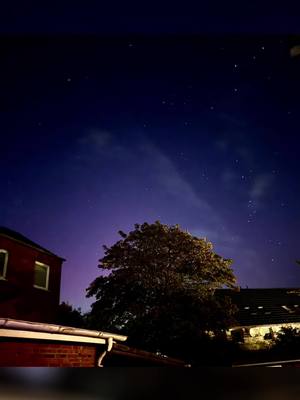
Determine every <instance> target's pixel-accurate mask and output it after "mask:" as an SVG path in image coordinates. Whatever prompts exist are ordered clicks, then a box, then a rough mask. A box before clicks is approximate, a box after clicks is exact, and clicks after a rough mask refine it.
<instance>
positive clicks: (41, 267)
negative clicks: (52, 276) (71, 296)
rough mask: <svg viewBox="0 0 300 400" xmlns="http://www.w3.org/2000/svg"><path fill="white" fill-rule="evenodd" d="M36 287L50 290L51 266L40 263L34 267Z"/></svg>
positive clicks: (37, 262)
mask: <svg viewBox="0 0 300 400" xmlns="http://www.w3.org/2000/svg"><path fill="white" fill-rule="evenodd" d="M33 286H34V287H36V288H39V289H45V290H48V286H49V266H48V265H46V264H43V263H41V262H39V261H36V262H35V266H34V284H33Z"/></svg>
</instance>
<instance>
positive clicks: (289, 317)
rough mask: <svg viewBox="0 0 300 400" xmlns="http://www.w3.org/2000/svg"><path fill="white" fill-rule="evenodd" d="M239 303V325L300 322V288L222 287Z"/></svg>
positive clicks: (233, 300)
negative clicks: (233, 288)
mask: <svg viewBox="0 0 300 400" xmlns="http://www.w3.org/2000/svg"><path fill="white" fill-rule="evenodd" d="M217 295H221V296H228V297H230V298H231V300H232V302H233V303H234V304H236V305H237V307H238V309H239V311H238V314H237V316H236V319H237V321H238V323H239V325H243V326H251V325H267V324H279V323H292V322H300V288H274V289H273V288H268V289H240V291H233V290H230V289H220V290H218V291H217Z"/></svg>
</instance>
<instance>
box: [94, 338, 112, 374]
mask: <svg viewBox="0 0 300 400" xmlns="http://www.w3.org/2000/svg"><path fill="white" fill-rule="evenodd" d="M113 343H114V342H113V338H112V337H109V338H107V340H106V346H107V347H106V350H104V351H103V352H102V353H101V354H100V356H99V358H98V362H97V366H98V367H100V368H101V367H103V363H102V362H103V359H104V357H105V356H106V353H107V352H108V351H111V349H112V348H113Z"/></svg>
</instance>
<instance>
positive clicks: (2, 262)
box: [0, 249, 8, 279]
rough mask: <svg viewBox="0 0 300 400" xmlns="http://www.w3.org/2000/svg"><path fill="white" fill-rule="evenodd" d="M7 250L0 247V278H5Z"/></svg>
mask: <svg viewBox="0 0 300 400" xmlns="http://www.w3.org/2000/svg"><path fill="white" fill-rule="evenodd" d="M7 260H8V252H7V251H6V250H3V249H0V279H5V278H6V270H7Z"/></svg>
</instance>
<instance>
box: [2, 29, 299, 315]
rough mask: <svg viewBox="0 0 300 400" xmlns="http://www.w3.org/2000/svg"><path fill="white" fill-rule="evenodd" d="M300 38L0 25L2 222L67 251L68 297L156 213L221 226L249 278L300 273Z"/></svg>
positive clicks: (64, 295)
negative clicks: (296, 51)
mask: <svg viewBox="0 0 300 400" xmlns="http://www.w3.org/2000/svg"><path fill="white" fill-rule="evenodd" d="M137 30H138V29H137ZM298 44H300V38H297V37H296V36H287V35H284V34H280V35H266V34H260V35H253V34H252V35H245V34H239V35H234V34H231V35H229V34H227V35H224V34H223V35H221V34H220V32H219V33H215V34H211V33H206V34H204V33H201V32H200V33H199V34H195V33H190V32H186V34H183V33H182V32H179V33H178V32H177V33H176V32H172V34H166V33H161V32H157V31H155V32H152V34H151V32H150V34H149V32H146V34H145V32H144V34H143V32H142V33H141V34H138V32H136V33H135V34H129V33H128V32H125V33H124V34H120V32H116V34H114V35H113V34H111V32H108V33H107V34H106V35H105V34H102V33H101V34H98V35H91V34H89V35H87V34H86V35H84V34H80V35H65V34H60V35H58V34H56V35H42V34H40V35H36V34H32V35H19V34H15V35H2V36H1V37H0V50H1V64H0V88H1V90H0V134H1V158H0V178H1V196H0V225H4V226H7V227H9V228H11V229H15V230H17V231H19V232H20V233H22V234H24V235H26V236H28V237H29V238H30V239H32V240H34V241H36V242H37V243H39V244H41V245H42V246H44V247H46V248H48V249H49V250H52V251H53V252H55V253H57V254H58V255H60V256H62V257H64V258H66V260H67V261H66V262H65V263H64V266H63V274H62V288H61V300H64V301H69V302H70V303H71V304H73V305H75V306H76V307H82V308H83V309H84V310H85V309H87V308H88V305H89V304H90V302H91V300H90V299H85V289H86V288H87V287H88V285H89V283H90V282H91V281H92V280H93V279H94V278H95V277H96V276H97V275H98V274H99V270H98V269H97V264H98V259H99V258H100V257H101V256H102V254H103V253H102V245H103V244H106V245H108V246H109V245H111V244H113V243H114V242H115V241H116V240H118V238H119V236H118V234H117V231H118V230H120V229H121V230H123V231H125V232H126V231H129V230H131V229H132V228H133V225H134V224H135V223H142V222H144V221H147V222H149V223H151V222H154V221H155V220H158V219H159V220H160V221H161V222H162V223H166V224H176V223H178V224H179V225H180V226H181V227H182V228H183V229H187V230H188V231H189V232H190V233H192V234H194V235H196V236H199V237H206V238H207V239H208V240H210V241H211V242H212V243H213V244H214V248H215V251H216V252H217V253H219V254H220V255H222V256H223V257H227V258H232V259H233V260H234V263H233V268H234V271H235V273H236V276H237V278H238V282H239V284H240V285H241V286H242V287H246V285H247V286H249V287H296V286H300V270H299V267H297V264H296V263H295V260H296V259H299V258H300V249H299V248H300V237H299V232H300V209H299V201H300V188H299V182H300V168H299V162H300V161H299V151H300V150H299V148H300V135H299V111H300V95H299V93H300V57H299V56H296V57H291V54H290V49H291V48H292V47H293V46H294V45H298Z"/></svg>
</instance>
